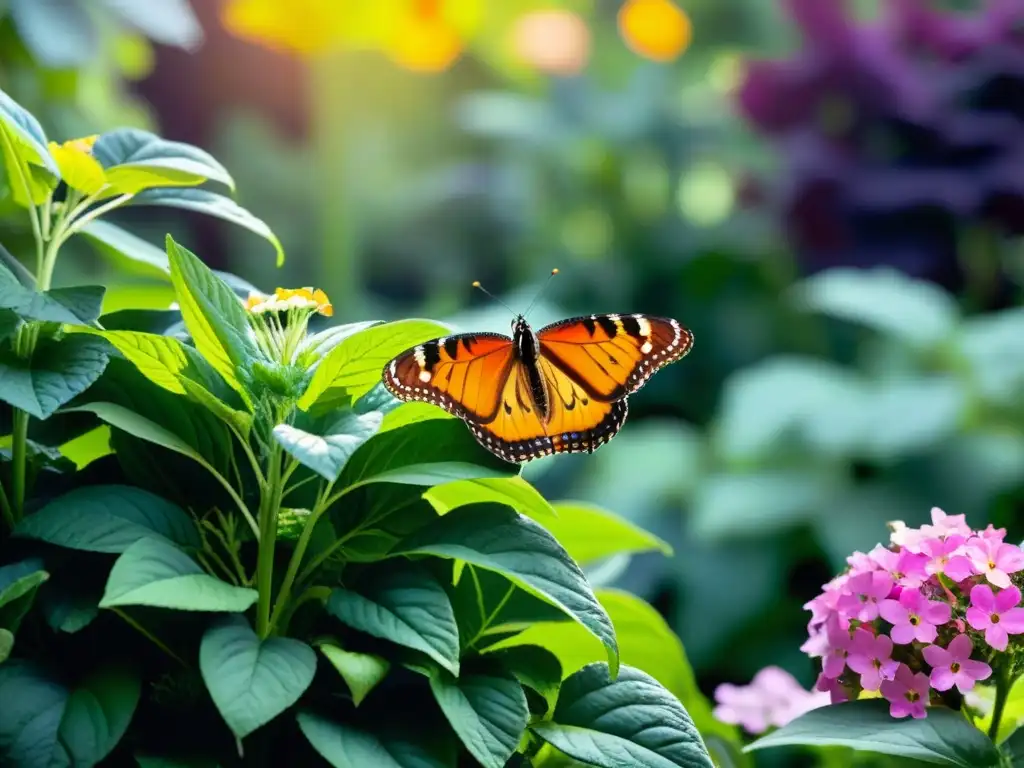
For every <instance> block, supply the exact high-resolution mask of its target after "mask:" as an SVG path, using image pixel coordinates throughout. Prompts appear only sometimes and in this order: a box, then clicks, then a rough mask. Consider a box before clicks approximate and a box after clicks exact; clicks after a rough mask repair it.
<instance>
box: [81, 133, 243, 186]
mask: <svg viewBox="0 0 1024 768" xmlns="http://www.w3.org/2000/svg"><path fill="white" fill-rule="evenodd" d="M93 156H94V157H95V158H96V159H97V160H99V162H100V165H102V166H103V167H104V168H105V169H106V177H107V183H108V184H109V185H110V190H109V192H110V193H111V194H118V195H121V194H125V193H127V194H136V193H138V192H141V191H142V190H144V189H148V188H150V187H174V186H189V187H190V186H196V185H198V184H202V183H203V182H204V181H206V180H208V179H210V180H213V181H217V182H220V183H221V184H224V185H225V186H227V187H228V188H229V189H232V190H233V189H234V180H233V179H232V178H231V174H229V173H228V171H227V169H226V168H225V167H224V166H223V165H221V164H220V163H218V162H217V161H216V160H215V159H214V158H213V156H212V155H210V154H209V153H208V152H205V151H203V150H201V149H199V148H198V147H193V146H191V145H190V144H182V143H181V142H177V141H167V140H166V139H162V138H160V137H159V136H157V135H155V134H152V133H150V132H149V131H143V130H140V129H138V128H118V129H117V130H114V131H109V132H108V133H104V134H103V135H102V136H100V137H99V139H97V141H96V144H95V145H94V146H93Z"/></svg>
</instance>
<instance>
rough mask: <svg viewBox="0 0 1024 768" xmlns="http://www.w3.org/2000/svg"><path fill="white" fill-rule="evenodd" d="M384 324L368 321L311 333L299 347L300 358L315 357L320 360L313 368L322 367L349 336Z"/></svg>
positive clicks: (379, 321) (378, 321)
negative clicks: (330, 353)
mask: <svg viewBox="0 0 1024 768" xmlns="http://www.w3.org/2000/svg"><path fill="white" fill-rule="evenodd" d="M382 322H383V321H382V320H366V321H363V322H359V323H346V324H345V325H336V326H334V327H333V328H325V329H324V330H322V331H319V332H318V333H311V334H310V335H309V336H307V337H306V338H305V340H304V341H303V342H302V344H300V345H299V356H300V357H301V356H304V355H313V356H315V357H317V358H319V359H318V360H317V361H316V362H315V363H314V365H313V366H312V367H313V368H314V369H315V368H317V367H319V366H320V363H321V362H322V361H323V358H324V357H325V356H326V355H327V353H328V352H330V351H331V350H332V349H334V348H335V347H336V346H338V345H339V344H341V342H343V341H344V340H345V339H347V338H348V337H349V336H354V335H355V334H357V333H361V332H362V331H365V330H366V329H367V328H373V327H374V326H377V325H380V324H381V323H382Z"/></svg>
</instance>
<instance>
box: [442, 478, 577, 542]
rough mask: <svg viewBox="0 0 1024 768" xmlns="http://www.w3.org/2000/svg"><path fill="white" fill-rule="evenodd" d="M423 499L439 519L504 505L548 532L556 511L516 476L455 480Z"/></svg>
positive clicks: (531, 487)
mask: <svg viewBox="0 0 1024 768" xmlns="http://www.w3.org/2000/svg"><path fill="white" fill-rule="evenodd" d="M423 498H425V499H426V500H427V501H429V502H430V505H431V506H432V507H433V508H434V509H436V510H437V513H438V514H440V515H443V514H446V513H447V512H451V511H452V510H453V509H458V508H459V507H464V506H466V505H468V504H482V503H486V502H494V503H496V504H505V505H506V506H509V507H512V509H514V510H515V511H516V512H519V513H520V514H522V515H526V516H527V517H532V518H533V519H534V520H538V521H540V522H541V523H543V524H544V525H545V527H547V528H548V530H551V526H550V525H549V524H550V523H552V520H553V519H554V518H556V517H557V514H556V512H555V510H554V509H553V508H552V507H551V504H549V503H548V500H547V499H545V498H544V497H543V496H541V495H540V493H539V492H538V491H537V489H536V488H534V487H533V486H532V485H530V484H529V483H528V482H526V481H525V480H524V479H523V478H522V477H520V476H518V475H514V476H512V477H497V478H487V477H482V478H476V479H474V480H456V481H454V482H451V483H445V484H443V485H435V486H434V487H433V488H430V489H428V490H426V491H424V493H423ZM556 538H557V536H556ZM563 546H564V542H563ZM567 549H568V547H567ZM570 553H571V550H570ZM577 561H578V559H577Z"/></svg>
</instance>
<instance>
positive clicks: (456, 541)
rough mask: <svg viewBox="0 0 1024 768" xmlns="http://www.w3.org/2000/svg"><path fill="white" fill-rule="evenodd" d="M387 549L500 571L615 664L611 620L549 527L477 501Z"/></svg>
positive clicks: (506, 509) (615, 648)
mask: <svg viewBox="0 0 1024 768" xmlns="http://www.w3.org/2000/svg"><path fill="white" fill-rule="evenodd" d="M390 554H391V555H400V554H405V555H412V554H422V555H434V556H436V557H444V558H450V559H457V560H462V561H465V562H466V563H471V564H473V565H477V566H479V567H481V568H484V569H486V570H490V571H495V572H497V573H500V574H502V575H504V576H505V577H506V578H508V579H509V580H510V581H512V582H513V583H514V584H516V585H517V586H519V587H521V588H522V589H525V590H526V591H527V592H530V593H531V594H533V595H534V596H536V597H539V598H540V599H542V600H544V601H546V602H548V603H550V604H551V605H553V606H555V607H556V608H558V609H560V610H561V611H563V612H564V613H565V614H566V615H567V616H569V617H570V618H571V619H573V620H575V621H577V622H579V623H580V624H582V625H583V626H584V627H585V628H586V629H587V630H588V631H589V632H591V633H592V634H593V635H594V636H595V637H596V638H598V639H599V640H600V641H601V644H602V645H603V646H604V647H605V649H606V651H607V655H608V659H609V663H610V664H611V666H612V669H613V670H616V669H618V661H619V653H618V647H617V645H616V642H615V632H614V630H613V629H612V624H611V621H610V620H609V619H608V615H607V614H606V613H605V611H604V608H602V607H601V605H600V603H598V602H597V600H596V598H595V597H594V595H593V593H592V592H591V590H590V586H589V585H588V584H587V581H586V579H585V577H584V576H583V573H582V571H580V569H579V566H577V565H576V563H575V562H573V560H572V558H571V557H570V556H569V554H568V553H567V552H566V551H565V550H564V549H563V548H562V547H561V545H559V543H558V542H557V541H555V539H553V538H552V537H551V535H550V534H549V533H548V532H547V531H545V530H544V529H543V528H541V527H540V526H539V525H538V524H537V523H535V522H533V521H532V520H530V519H529V518H527V517H523V516H522V515H520V514H518V513H516V512H515V511H513V510H511V509H509V508H508V507H504V506H500V505H497V504H476V505H473V506H469V507H462V508H460V509H457V510H455V511H453V512H449V513H448V514H447V515H445V516H444V517H441V518H438V520H437V521H436V522H433V523H430V524H428V525H427V526H425V527H423V528H421V529H420V530H418V531H416V532H414V533H413V534H411V535H410V536H408V537H407V538H405V539H404V540H402V541H400V542H399V543H398V544H397V545H396V546H395V548H394V549H393V550H392V552H391V553H390Z"/></svg>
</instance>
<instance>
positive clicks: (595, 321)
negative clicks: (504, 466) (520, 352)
mask: <svg viewBox="0 0 1024 768" xmlns="http://www.w3.org/2000/svg"><path fill="white" fill-rule="evenodd" d="M537 337H538V340H539V342H540V358H539V359H538V361H537V367H538V372H539V373H540V376H541V379H542V380H543V387H544V390H545V393H546V395H547V401H548V403H549V407H548V414H547V417H546V418H544V417H543V415H542V414H541V413H540V412H539V411H538V408H537V405H536V403H535V402H534V400H533V396H532V394H531V387H530V381H529V375H528V371H527V368H526V366H525V364H524V363H523V362H522V361H521V360H520V359H519V357H518V356H517V354H516V351H515V347H514V345H513V340H512V339H510V338H508V337H507V336H502V335H499V334H490V333H470V334H462V335H458V336H448V337H445V338H441V339H436V340H434V341H428V342H426V343H424V344H420V345H419V346H417V347H413V348H412V349H410V350H408V351H407V352H404V353H403V354H401V355H399V356H398V357H396V358H395V359H394V360H392V361H391V362H390V363H389V364H388V366H387V367H386V368H385V369H384V384H385V386H386V387H387V388H388V390H389V391H390V392H391V393H392V394H393V395H394V396H395V397H397V398H398V399H400V400H406V401H408V400H421V401H424V402H428V403H433V404H434V405H437V406H439V407H441V408H444V409H445V410H446V411H448V412H449V413H452V414H454V415H456V416H458V417H459V418H461V419H463V420H464V421H465V422H466V423H467V424H468V425H469V428H470V430H471V432H472V433H473V436H474V437H475V438H476V439H477V441H478V442H479V443H480V444H481V445H482V446H484V447H485V448H487V449H488V450H489V451H491V452H492V453H494V454H495V455H497V456H499V457H501V458H502V459H505V460H506V461H510V462H523V461H530V460H531V459H535V458H538V457H540V456H547V455H549V454H552V453H580V452H587V453H592V452H593V451H595V450H596V449H597V448H598V447H599V446H601V445H603V444H604V443H606V442H608V441H609V440H611V439H612V437H614V436H615V434H616V433H617V432H618V431H619V429H620V428H621V427H622V424H623V423H624V422H625V420H626V415H627V413H628V410H629V406H628V403H627V400H626V397H627V396H628V395H630V394H632V393H633V392H636V391H637V390H638V389H640V387H642V386H643V385H644V383H646V381H647V380H648V379H649V378H650V377H651V375H653V373H654V372H655V371H657V370H658V369H659V368H662V367H663V366H665V365H668V364H669V363H672V362H675V361H676V360H679V359H680V358H681V357H683V356H684V355H686V354H687V353H688V352H689V351H690V348H691V347H692V346H693V334H692V333H691V332H690V331H689V330H687V329H686V328H683V327H682V326H681V325H680V324H679V323H678V322H676V321H675V320H672V319H669V318H656V317H648V316H646V315H590V316H588V317H577V318H572V319H570V320H564V321H562V322H560V323H554V324H553V325H549V326H547V327H546V328H543V329H542V330H541V331H539V332H538V334H537Z"/></svg>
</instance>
